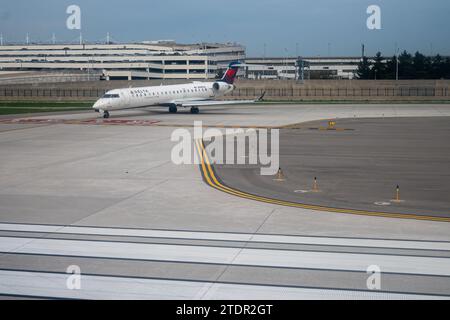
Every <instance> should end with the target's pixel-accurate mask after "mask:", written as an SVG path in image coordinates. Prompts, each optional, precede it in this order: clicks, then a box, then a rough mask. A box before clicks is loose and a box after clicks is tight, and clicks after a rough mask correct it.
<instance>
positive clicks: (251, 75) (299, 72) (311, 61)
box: [246, 57, 361, 80]
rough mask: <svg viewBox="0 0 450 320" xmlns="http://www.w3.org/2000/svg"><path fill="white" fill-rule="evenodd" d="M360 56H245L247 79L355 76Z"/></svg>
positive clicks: (352, 77)
mask: <svg viewBox="0 0 450 320" xmlns="http://www.w3.org/2000/svg"><path fill="white" fill-rule="evenodd" d="M360 61H361V57H267V58H247V59H246V63H247V64H248V67H247V72H246V77H247V78H248V79H283V80H301V79H304V80H309V79H311V80H319V79H333V80H338V79H345V80H351V79H354V78H355V73H356V71H357V70H358V64H359V62H360Z"/></svg>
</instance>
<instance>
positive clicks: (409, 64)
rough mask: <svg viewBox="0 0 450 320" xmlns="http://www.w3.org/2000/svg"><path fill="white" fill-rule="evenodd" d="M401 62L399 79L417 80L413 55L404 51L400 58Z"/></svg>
mask: <svg viewBox="0 0 450 320" xmlns="http://www.w3.org/2000/svg"><path fill="white" fill-rule="evenodd" d="M398 61H399V74H398V77H399V79H414V78H415V70H414V64H413V58H412V56H411V54H409V53H408V52H406V50H405V51H403V52H402V54H400V56H399V57H398Z"/></svg>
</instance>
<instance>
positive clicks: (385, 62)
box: [356, 50, 450, 80]
mask: <svg viewBox="0 0 450 320" xmlns="http://www.w3.org/2000/svg"><path fill="white" fill-rule="evenodd" d="M397 59H398V65H397ZM397 68H398V69H397ZM397 70H398V79H400V80H404V79H450V57H445V58H444V57H442V56H440V55H439V54H438V55H436V56H434V57H427V56H425V55H423V54H421V53H420V52H416V53H415V54H414V56H413V55H411V54H410V53H408V52H407V51H406V50H405V51H403V52H402V53H401V54H400V55H399V56H398V57H397V56H394V57H392V58H385V57H383V56H382V54H381V52H378V53H377V54H376V56H375V57H374V58H368V57H363V58H362V59H361V62H360V63H359V64H358V70H357V72H356V76H357V77H358V79H366V80H367V79H372V80H373V79H391V80H392V79H396V78H397Z"/></svg>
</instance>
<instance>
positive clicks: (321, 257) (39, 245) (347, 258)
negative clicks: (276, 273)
mask: <svg viewBox="0 0 450 320" xmlns="http://www.w3.org/2000/svg"><path fill="white" fill-rule="evenodd" d="M27 241H29V242H28V243H26V244H24V239H23V238H12V237H0V243H2V248H4V249H5V251H7V252H10V253H25V254H47V255H58V256H79V257H96V258H97V257H98V258H115V259H142V260H158V261H176V262H192V263H217V264H231V265H247V266H265V267H288V268H308V269H309V268H311V269H322V270H342V271H344V270H347V271H359V272H366V270H367V267H368V266H370V265H377V266H379V267H380V268H381V270H382V272H389V273H400V274H422V275H443V276H450V258H437V257H411V256H394V255H382V254H359V253H358V254H353V253H332V252H307V251H287V250H269V249H245V248H244V249H242V248H223V247H203V246H193V245H165V244H145V243H122V242H106V241H80V240H59V239H42V238H41V239H39V238H34V239H27ZM16 248H17V249H16Z"/></svg>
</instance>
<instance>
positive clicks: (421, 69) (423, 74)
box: [413, 52, 432, 79]
mask: <svg viewBox="0 0 450 320" xmlns="http://www.w3.org/2000/svg"><path fill="white" fill-rule="evenodd" d="M413 66H414V79H430V78H432V74H431V61H430V59H429V58H427V57H425V56H424V55H423V54H421V53H420V52H416V53H415V55H414V58H413Z"/></svg>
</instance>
